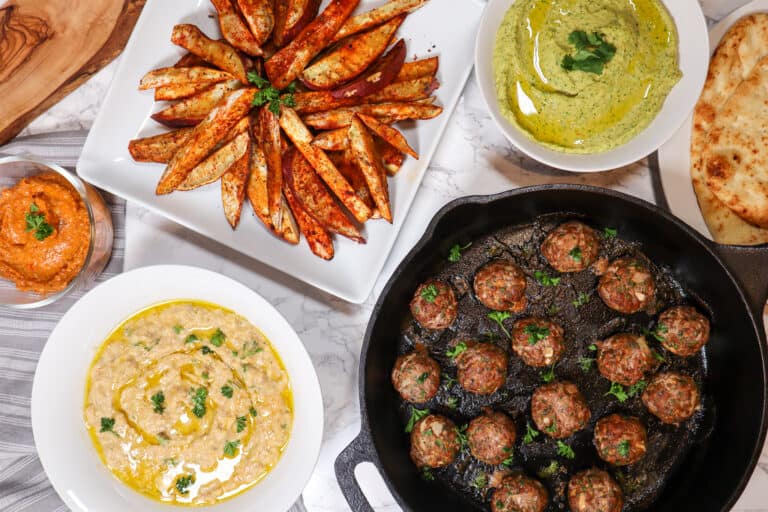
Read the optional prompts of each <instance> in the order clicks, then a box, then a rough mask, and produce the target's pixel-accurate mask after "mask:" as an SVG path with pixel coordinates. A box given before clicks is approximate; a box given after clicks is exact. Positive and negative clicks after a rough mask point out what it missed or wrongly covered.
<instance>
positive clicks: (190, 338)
mask: <svg viewBox="0 0 768 512" xmlns="http://www.w3.org/2000/svg"><path fill="white" fill-rule="evenodd" d="M196 341H200V338H198V337H197V336H195V335H194V334H190V335H189V336H187V337H186V338H184V343H194V342H196Z"/></svg>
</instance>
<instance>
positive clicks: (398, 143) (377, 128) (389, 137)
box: [357, 114, 419, 160]
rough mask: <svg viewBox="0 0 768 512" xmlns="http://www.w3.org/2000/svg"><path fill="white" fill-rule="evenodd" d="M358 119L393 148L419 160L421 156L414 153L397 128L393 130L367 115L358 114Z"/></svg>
mask: <svg viewBox="0 0 768 512" xmlns="http://www.w3.org/2000/svg"><path fill="white" fill-rule="evenodd" d="M357 117H359V118H360V120H361V121H362V122H364V123H365V125H366V126H367V127H368V128H369V129H370V130H371V131H372V132H373V133H375V134H376V135H378V136H379V137H381V138H382V139H384V140H385V141H387V142H388V143H389V144H390V145H391V146H394V147H395V148H397V149H398V150H400V151H401V152H402V153H406V154H408V155H411V156H412V157H413V158H415V159H416V160H418V159H419V154H418V153H417V152H416V151H414V149H413V148H412V147H411V146H410V144H408V141H407V140H406V139H405V137H404V136H403V134H402V133H400V132H399V131H397V129H396V128H392V127H391V126H388V125H386V124H384V123H382V122H381V121H379V120H378V119H376V118H375V117H371V116H367V115H365V114H358V115H357Z"/></svg>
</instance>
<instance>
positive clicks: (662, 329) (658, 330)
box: [643, 323, 669, 342]
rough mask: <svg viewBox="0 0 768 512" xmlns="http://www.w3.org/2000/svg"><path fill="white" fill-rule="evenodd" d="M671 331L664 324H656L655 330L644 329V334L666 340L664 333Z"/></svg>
mask: <svg viewBox="0 0 768 512" xmlns="http://www.w3.org/2000/svg"><path fill="white" fill-rule="evenodd" d="M667 331H669V329H668V328H667V326H666V325H664V324H661V323H659V324H656V327H654V328H653V330H650V329H643V336H650V337H652V338H654V339H655V340H656V341H661V342H664V340H665V339H666V338H665V337H664V335H665V334H666V333H667Z"/></svg>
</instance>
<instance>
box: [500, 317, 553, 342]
mask: <svg viewBox="0 0 768 512" xmlns="http://www.w3.org/2000/svg"><path fill="white" fill-rule="evenodd" d="M510 316H512V315H511V314H510V313H509V312H508V311H494V312H493V313H488V318H490V319H491V320H493V321H494V322H496V323H497V324H499V327H501V330H502V331H504V334H506V335H507V338H511V337H512V335H511V334H509V331H508V330H507V328H506V327H504V320H506V319H507V318H509V317H510ZM547 332H549V331H547Z"/></svg>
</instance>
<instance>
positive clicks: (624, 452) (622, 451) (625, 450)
mask: <svg viewBox="0 0 768 512" xmlns="http://www.w3.org/2000/svg"><path fill="white" fill-rule="evenodd" d="M616 451H617V452H619V455H621V456H622V457H623V458H625V459H626V458H627V457H629V440H627V439H625V440H623V441H622V442H620V443H619V444H618V445H617V446H616Z"/></svg>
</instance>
